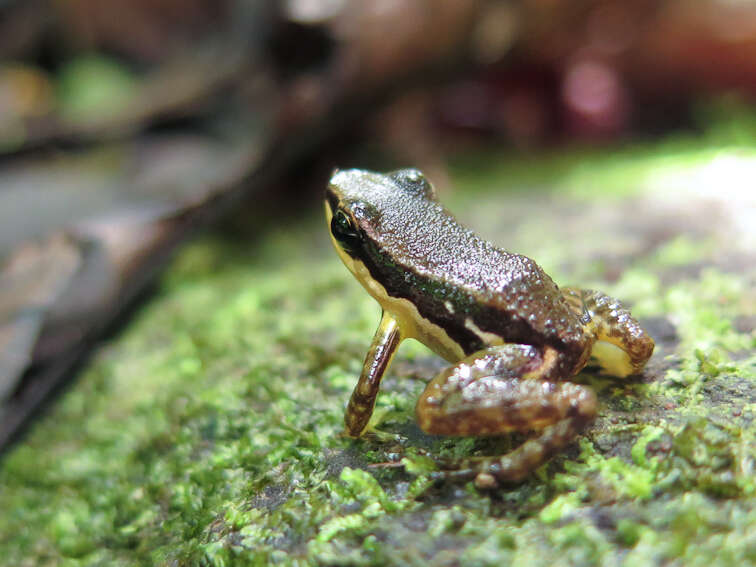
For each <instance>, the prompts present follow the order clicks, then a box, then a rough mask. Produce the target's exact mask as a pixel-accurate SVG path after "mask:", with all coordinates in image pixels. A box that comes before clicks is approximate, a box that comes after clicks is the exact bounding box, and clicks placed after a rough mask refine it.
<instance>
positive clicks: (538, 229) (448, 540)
mask: <svg viewBox="0 0 756 567" xmlns="http://www.w3.org/2000/svg"><path fill="white" fill-rule="evenodd" d="M663 149H664V146H663V145H662V146H660V147H658V148H651V149H650V150H648V151H646V153H645V154H644V153H643V151H641V150H640V149H633V150H632V152H631V153H632V160H631V161H632V163H631V164H629V165H627V167H624V168H623V166H622V165H621V163H620V161H621V157H622V155H623V154H622V153H620V157H616V156H608V155H607V153H606V152H594V153H591V152H588V151H580V152H577V153H576V154H568V155H567V157H559V158H558V163H557V164H556V165H555V164H554V163H553V162H549V160H552V159H557V158H549V157H547V158H544V159H545V160H546V162H547V163H546V164H545V165H544V167H542V168H540V169H539V171H538V172H537V173H532V175H534V176H536V177H538V181H539V183H542V184H543V185H544V189H546V190H548V189H551V190H552V193H551V197H550V199H551V201H550V202H548V203H546V202H545V201H543V200H539V198H537V197H532V196H531V197H527V198H523V197H522V196H517V195H514V196H513V195H512V194H511V193H500V192H486V193H482V191H483V189H482V187H483V186H484V185H485V186H486V187H502V186H508V187H518V186H519V187H522V179H523V177H520V178H519V181H518V177H517V175H514V176H511V175H509V174H508V169H507V167H503V166H502V167H499V166H496V167H491V168H489V170H487V171H482V170H480V169H475V168H474V167H473V169H472V170H469V169H468V170H464V171H459V170H457V171H456V176H457V177H458V178H459V179H460V184H461V185H463V186H467V188H468V189H473V190H472V191H471V192H467V193H464V194H457V195H455V196H454V197H453V199H452V201H455V205H454V208H455V210H459V211H461V212H462V214H461V216H463V218H465V219H466V220H468V221H470V222H471V223H474V224H475V225H476V227H479V228H480V229H481V231H483V232H486V231H487V233H488V234H489V235H490V236H491V237H492V238H496V239H497V240H498V241H500V242H506V243H507V246H508V247H511V248H514V249H518V250H526V251H527V252H528V253H529V254H531V255H533V256H534V257H535V258H537V259H539V261H540V260H541V258H543V264H544V265H546V266H548V269H549V270H551V271H553V272H554V273H555V274H557V275H558V278H559V280H560V281H563V280H564V279H567V278H569V280H571V281H578V282H580V283H581V284H584V285H586V286H588V285H592V286H597V287H601V288H602V289H605V290H606V291H608V292H610V293H612V294H615V295H617V296H618V297H621V298H622V299H623V300H626V301H627V302H629V303H631V304H633V311H634V313H635V314H637V315H638V316H640V317H641V319H642V320H643V321H644V322H646V321H647V322H648V324H649V328H651V329H654V328H658V329H664V328H667V327H669V328H671V331H668V332H664V333H660V334H659V336H657V345H658V349H657V354H656V355H655V358H654V359H653V360H652V363H651V364H650V365H649V369H648V370H647V372H646V373H645V375H644V377H643V378H642V379H631V380H627V381H616V380H611V379H606V378H603V377H600V376H598V375H596V374H593V373H591V372H586V373H584V374H583V375H582V376H581V380H583V381H585V382H587V383H589V384H590V385H592V386H593V387H595V388H596V390H597V391H598V392H599V396H600V399H601V408H600V418H599V419H598V420H597V421H596V423H595V424H594V425H593V426H592V427H591V428H589V430H588V431H587V432H586V433H585V435H583V436H582V437H581V439H580V441H579V443H576V444H575V445H574V446H573V447H572V448H571V449H569V450H567V451H565V453H564V454H563V455H561V456H559V457H557V458H556V459H555V460H554V461H553V462H551V463H549V464H548V465H546V466H544V467H542V468H541V469H539V470H538V471H537V472H536V473H535V474H534V475H532V476H531V478H529V479H528V480H527V481H526V482H525V483H523V484H521V485H518V486H506V487H501V488H499V489H497V490H493V491H486V492H481V491H477V490H476V489H475V488H474V487H473V486H472V484H462V485H459V484H451V483H441V484H437V483H434V482H432V481H431V480H429V476H428V473H429V472H431V471H432V470H433V469H434V468H435V464H434V461H433V460H432V459H431V458H430V457H431V456H432V457H441V458H447V459H454V458H459V457H462V456H469V455H477V454H494V453H500V452H503V451H506V450H508V449H509V448H510V447H512V446H514V445H516V444H517V443H519V442H520V441H521V437H515V438H514V439H510V438H503V439H439V438H434V437H430V436H427V435H425V434H423V433H422V432H421V431H420V430H419V429H418V428H417V426H416V425H415V424H414V419H413V411H414V409H413V408H414V403H415V400H416V398H417V395H418V394H419V393H420V391H421V390H422V389H423V387H424V380H425V379H426V378H427V377H428V376H431V375H432V374H433V373H435V372H437V371H438V370H439V369H440V368H441V367H443V364H444V363H443V361H440V360H439V359H438V358H437V357H435V356H433V355H432V354H431V353H430V352H429V351H428V350H427V349H425V347H422V346H421V345H417V344H406V345H403V346H402V349H401V351H400V353H399V356H398V357H397V360H396V362H395V364H394V366H393V367H392V370H391V372H390V373H389V375H388V376H387V377H386V379H385V382H384V387H383V390H382V393H381V396H380V397H379V400H378V407H377V413H379V414H380V415H381V419H380V422H379V423H378V428H379V430H380V433H379V434H376V435H373V436H369V437H366V438H365V439H361V440H350V439H347V438H345V437H343V436H342V435H341V431H342V417H343V408H344V405H345V402H346V400H347V398H348V396H349V393H350V390H351V388H352V387H353V385H354V381H355V376H356V375H357V374H358V373H359V370H360V366H361V363H362V359H363V357H364V353H365V349H366V348H367V345H368V343H369V340H370V336H371V334H372V332H373V329H374V326H375V325H376V324H377V321H378V316H379V309H378V307H377V306H376V305H375V304H374V303H373V302H372V301H371V300H370V299H369V298H368V297H367V296H366V294H365V293H364V291H363V290H362V289H361V288H360V286H359V285H358V284H357V283H356V282H355V281H354V280H353V279H352V278H351V277H350V276H349V275H348V273H347V272H346V270H344V269H343V267H342V266H341V265H340V264H339V263H338V260H337V258H336V256H335V255H334V254H333V253H332V251H331V250H330V249H329V243H328V241H327V239H326V235H325V233H324V230H323V229H322V226H321V225H322V223H321V220H320V219H319V218H316V217H313V218H312V219H310V220H307V221H303V222H302V223H301V224H300V225H299V226H297V227H295V228H291V227H287V228H286V230H281V231H280V232H278V233H272V234H270V235H269V236H268V238H266V240H265V242H260V243H258V244H256V245H252V244H250V245H244V246H242V245H238V244H233V243H230V242H227V241H225V240H223V238H221V237H219V236H209V237H206V238H205V239H203V240H201V241H199V242H197V243H195V244H193V245H192V246H190V247H189V248H188V249H186V250H185V251H184V252H183V253H182V254H181V255H180V257H179V258H178V259H177V260H176V262H175V263H174V265H173V267H172V268H171V270H170V271H169V272H168V273H167V274H166V276H165V278H164V280H163V284H162V287H161V290H160V292H159V293H158V294H157V296H156V297H154V298H153V299H152V301H151V302H150V303H149V304H147V305H145V306H144V308H143V309H142V310H141V311H140V313H139V314H138V315H137V316H136V317H135V318H134V320H133V321H132V322H131V324H130V325H129V327H128V328H127V329H126V330H125V331H124V332H123V334H122V335H121V336H119V337H118V338H117V339H116V340H114V341H112V342H110V343H108V344H106V345H104V346H103V348H102V349H101V350H100V352H99V353H98V354H97V356H96V357H95V359H94V360H93V362H92V364H91V365H90V366H89V368H88V369H87V370H86V371H85V372H84V373H83V375H82V376H81V378H80V379H79V380H78V381H77V382H76V384H75V385H74V386H73V387H72V388H71V389H70V390H69V391H67V392H66V393H65V395H63V396H62V397H61V399H60V400H58V401H57V403H56V404H55V405H54V407H53V408H52V409H51V411H50V412H49V414H48V415H47V416H45V417H44V418H43V419H41V420H40V421H39V422H38V423H37V424H36V425H35V426H34V427H33V428H32V430H31V431H30V433H29V435H28V437H27V438H26V439H25V440H24V441H23V442H22V443H20V444H18V445H17V446H16V447H15V448H14V449H13V450H12V451H11V452H10V453H8V454H7V455H6V456H5V458H4V459H3V461H2V463H0V485H2V486H3V490H2V491H0V509H2V510H3V514H2V515H0V551H1V552H2V556H3V558H4V560H5V561H7V563H9V564H19V565H22V564H25V563H24V562H26V564H51V565H54V564H66V565H93V564H123V565H132V564H134V565H136V564H175V565H197V564H204V565H267V564H270V563H272V562H278V563H282V564H291V565H310V564H328V565H385V564H403V565H404V564H425V563H428V562H431V561H432V562H433V563H434V564H437V565H451V564H459V563H463V564H466V565H502V564H511V565H535V566H538V565H549V566H551V565H556V566H559V565H606V564H609V565H616V564H620V563H621V564H625V565H655V564H666V563H673V564H675V563H676V564H685V565H706V566H707V567H708V566H712V565H732V564H743V565H745V564H748V563H749V562H751V563H753V562H754V561H756V548H754V544H753V538H752V533H753V528H754V526H755V525H756V507H754V500H753V495H754V491H755V490H756V488H755V487H754V480H753V478H754V462H756V455H754V434H755V431H756V429H755V426H754V410H755V409H756V400H754V397H753V391H754V388H753V380H754V374H755V372H754V365H755V364H756V359H755V358H754V355H753V352H754V346H756V344H755V343H754V341H755V340H756V339H755V338H754V334H753V332H752V330H750V329H748V328H747V326H745V327H744V325H742V324H741V323H739V321H742V320H743V318H744V317H745V320H746V321H747V320H749V319H748V317H752V316H753V307H754V296H753V288H752V280H751V279H749V278H750V277H751V276H750V275H749V274H748V270H747V266H748V263H747V262H746V261H745V259H743V258H742V257H740V256H738V255H737V253H736V252H733V250H731V249H729V250H728V251H727V252H728V254H729V257H730V259H731V261H730V264H728V266H729V268H728V266H723V265H721V264H720V263H718V261H717V258H718V257H719V256H720V255H721V253H722V248H721V247H722V243H721V241H719V240H717V239H716V238H710V237H709V236H707V235H705V234H698V235H696V236H691V235H690V234H689V233H681V234H679V235H672V237H671V238H669V239H667V240H665V241H663V242H656V243H655V244H653V243H652V244H650V245H648V244H644V245H643V246H641V247H640V248H637V247H636V248H634V247H628V246H627V242H626V241H622V243H620V244H617V242H616V240H615V238H622V237H623V235H622V230H617V231H613V230H612V229H613V227H612V226H610V225H602V224H600V223H599V224H596V223H595V222H594V221H595V220H596V215H600V214H602V213H601V211H608V210H609V209H610V208H612V207H615V206H616V205H613V204H611V203H608V204H607V203H605V204H603V205H597V206H598V207H599V208H598V209H596V208H590V207H586V206H585V205H584V201H580V203H581V204H579V205H575V202H576V201H575V199H576V198H577V197H576V194H575V192H571V193H570V192H568V193H567V194H562V195H561V196H560V195H559V194H558V192H559V190H560V187H564V180H565V179H568V180H569V179H581V178H582V179H586V178H587V176H588V173H585V172H587V171H589V170H590V169H591V168H593V170H599V171H600V170H601V168H602V167H604V166H606V167H607V168H608V170H607V171H608V173H606V175H607V176H609V175H616V176H617V177H618V178H620V177H621V178H622V179H623V183H624V184H625V185H627V188H628V189H627V191H629V190H630V189H632V190H634V191H637V192H642V191H643V189H644V187H645V185H644V182H645V181H644V180H647V179H648V178H649V176H650V175H651V174H652V173H653V172H654V171H657V170H658V168H659V162H660V160H661V158H660V157H659V156H658V154H659V153H660V152H661V151H662V150H663ZM676 152H677V153H676V154H675V155H674V159H672V158H670V163H672V164H674V163H675V160H680V163H682V162H685V163H686V164H688V163H698V162H699V161H700V160H701V159H703V158H702V157H701V156H705V155H708V154H707V152H708V150H707V149H706V148H698V149H694V150H691V154H690V155H688V156H687V157H686V155H684V151H683V150H680V149H679V148H678V150H676ZM625 155H626V154H625ZM644 156H645V158H644ZM534 159H535V158H534ZM500 161H501V163H505V164H507V163H512V161H513V160H510V161H507V160H500ZM576 162H580V164H579V165H576ZM536 163H538V162H537V161H533V162H531V163H530V164H528V165H527V167H533V164H536ZM468 167H470V164H469V163H468ZM476 167H477V166H476ZM572 167H575V168H576V169H575V170H574V171H575V172H574V173H573V174H571V175H566V173H569V171H568V170H570V168H572ZM670 167H672V166H670ZM686 167H687V165H686ZM586 168H588V169H586ZM613 169H614V171H613V172H612V170H613ZM515 173H516V172H515ZM526 174H527V172H526V171H524V170H523V171H522V176H526ZM581 176H582V177H581ZM599 178H600V177H599ZM472 180H475V182H474V183H473V182H472ZM572 182H573V181H570V183H572ZM476 184H477V186H478V187H477V189H476V188H475V187H474V186H475V185H476ZM526 185H528V184H526ZM529 186H532V184H530V185H529ZM476 191H477V192H476ZM621 193H625V194H627V193H626V190H625V189H623V190H622V191H621ZM579 199H585V197H584V196H580V197H579ZM544 203H546V204H544ZM601 207H604V208H601ZM565 211H567V212H566V213H565ZM464 215H470V216H471V218H469V219H468V218H466V217H464ZM502 215H503V216H502ZM506 215H514V217H507V216H506ZM509 218H514V219H515V222H508V219H509ZM641 220H643V219H641ZM648 222H649V223H653V222H659V221H658V220H657V221H654V220H653V219H649V220H648ZM544 225H546V226H548V227H549V232H550V233H553V235H550V236H549V237H548V238H546V237H544V228H543V227H544ZM659 228H660V227H659V226H658V225H653V224H651V225H649V226H646V227H645V228H641V229H639V230H640V231H641V232H642V233H643V234H646V232H647V233H648V234H658V232H654V231H658V230H659ZM667 228H668V227H667ZM586 231H587V232H589V233H590V235H589V236H585V233H586ZM700 243H704V245H703V246H702V247H699V244H700ZM583 244H585V245H586V246H585V247H583ZM638 250H640V252H639V251H638ZM586 251H592V252H586ZM607 251H608V252H607ZM593 252H596V253H595V254H594V253H593ZM739 258H741V260H742V263H741V264H738V261H740V260H738V259H739ZM691 264H695V269H689V268H690V266H691ZM610 265H615V266H620V267H621V269H619V270H617V271H614V272H612V271H611V270H609V271H608V268H607V266H610ZM733 266H734V269H733ZM608 273H612V274H613V275H612V277H608V276H607V274H608Z"/></svg>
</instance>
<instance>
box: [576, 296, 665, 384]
mask: <svg viewBox="0 0 756 567" xmlns="http://www.w3.org/2000/svg"><path fill="white" fill-rule="evenodd" d="M562 295H563V296H564V298H565V299H566V300H567V303H568V304H569V305H570V307H571V308H572V309H573V310H574V311H575V312H577V313H578V315H579V316H580V317H581V318H582V321H583V323H584V325H585V328H586V330H587V331H588V332H590V333H592V334H593V335H594V336H595V340H596V342H595V343H594V344H593V348H592V349H591V358H593V359H594V360H595V361H596V362H597V363H598V365H599V366H600V367H601V368H602V370H603V371H604V372H606V373H607V374H611V375H612V376H618V377H620V378H624V377H625V376H629V375H631V374H637V373H639V372H640V371H641V369H642V368H643V366H644V365H645V364H646V362H647V361H648V359H649V358H651V354H652V353H653V352H654V339H652V338H651V337H650V336H649V335H648V333H646V331H645V330H643V328H642V327H641V326H640V323H638V321H637V320H636V319H635V318H634V317H633V316H632V315H631V314H630V311H628V310H627V309H625V307H624V306H623V305H622V303H620V302H619V301H618V300H617V299H614V298H613V297H610V296H608V295H606V294H605V293H603V292H601V291H595V290H592V289H577V288H569V287H566V288H562Z"/></svg>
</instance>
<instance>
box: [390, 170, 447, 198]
mask: <svg viewBox="0 0 756 567" xmlns="http://www.w3.org/2000/svg"><path fill="white" fill-rule="evenodd" d="M390 176H391V177H392V178H393V179H394V180H395V181H396V182H397V183H398V184H399V185H400V186H401V188H402V189H404V190H405V191H410V192H412V193H416V194H417V195H421V196H424V197H427V198H428V199H435V198H436V192H435V191H434V190H433V186H432V185H431V184H430V182H429V181H428V180H427V179H426V177H425V175H423V172H422V171H420V170H419V169H400V170H399V171H395V172H393V173H391V174H390Z"/></svg>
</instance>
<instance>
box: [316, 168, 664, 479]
mask: <svg viewBox="0 0 756 567" xmlns="http://www.w3.org/2000/svg"><path fill="white" fill-rule="evenodd" d="M325 212H326V221H327V223H328V227H329V232H330V237H331V241H332V243H333V245H334V248H335V249H336V252H337V253H338V255H339V257H340V258H341V260H342V262H343V263H344V265H345V266H346V267H347V268H348V270H349V271H350V272H351V273H352V275H353V276H354V277H355V278H356V279H357V281H359V283H360V284H362V286H363V287H364V288H365V290H366V291H367V292H368V293H369V294H370V295H371V296H372V297H373V298H374V299H375V300H376V301H377V302H378V303H379V305H380V307H381V309H382V314H381V319H380V323H379V324H378V328H377V330H376V332H375V335H374V337H373V340H372V343H371V345H370V347H369V349H368V353H367V356H366V357H365V361H364V364H363V367H362V372H361V374H360V376H359V378H358V379H357V384H356V386H355V387H354V390H353V392H352V394H351V397H350V399H349V402H348V404H347V407H346V411H345V414H344V424H345V433H346V435H347V436H349V437H352V438H359V437H361V436H363V435H365V434H366V433H367V432H368V431H369V430H370V429H371V428H372V425H370V421H371V416H372V414H373V410H374V408H375V403H376V398H377V396H378V393H379V390H380V384H381V379H382V378H383V376H384V375H385V374H386V371H387V369H388V368H389V365H390V364H391V361H392V359H393V357H394V355H395V353H396V351H397V348H398V347H399V345H400V343H401V342H402V341H404V340H405V339H415V340H418V341H420V342H421V343H423V344H424V345H425V346H427V347H428V348H429V349H430V350H432V351H433V352H435V353H436V354H438V355H440V356H441V357H442V358H444V359H446V361H448V363H449V366H448V367H446V368H445V369H443V370H441V371H440V372H439V373H438V374H437V375H436V376H434V377H433V378H432V379H431V380H430V382H428V383H427V386H426V387H425V389H424V391H423V392H422V394H421V395H420V397H419V399H418V401H417V404H416V406H415V414H416V419H417V423H418V425H419V427H420V429H422V430H423V431H424V432H425V433H427V434H430V435H446V436H453V437H464V436H481V437H482V436H499V435H506V434H511V433H522V434H526V435H527V434H530V435H531V437H530V438H527V440H526V441H524V442H523V443H522V444H521V445H519V446H518V447H517V448H515V449H513V450H511V451H509V452H507V453H506V454H504V455H497V456H485V457H477V456H475V457H468V458H464V459H460V460H458V461H457V462H451V463H450V462H447V463H445V465H444V467H443V468H442V469H441V470H437V471H436V472H434V473H433V475H434V476H435V477H436V478H445V479H473V480H474V481H475V483H476V484H478V485H480V486H491V485H494V486H495V485H498V484H499V483H517V482H521V481H523V480H524V479H526V478H527V477H528V476H529V475H530V474H531V473H532V472H533V471H534V470H535V469H536V468H538V467H539V466H541V465H542V464H544V463H546V462H547V461H548V460H550V459H551V458H552V457H553V456H555V455H556V454H558V453H560V452H561V451H562V450H564V449H565V448H566V447H567V446H568V445H569V444H570V443H572V442H573V441H574V440H575V439H576V437H578V436H579V435H580V434H581V433H582V432H583V430H584V429H585V428H586V426H588V425H589V424H590V423H591V422H592V421H593V420H594V419H595V418H596V415H597V408H598V402H597V398H596V395H595V393H594V392H593V390H592V389H591V388H590V387H588V386H586V385H583V384H580V383H578V382H576V381H574V380H573V378H574V377H575V376H576V375H577V374H578V373H579V372H580V371H581V370H582V369H583V368H584V367H585V366H586V365H587V364H589V363H592V364H595V365H597V366H598V367H599V369H600V371H601V372H602V373H605V374H610V375H613V376H616V377H619V378H625V377H627V376H631V375H636V374H639V373H640V372H641V371H642V369H643V367H644V366H645V364H646V362H647V361H648V360H649V358H650V357H651V355H652V353H653V350H654V340H653V339H652V338H651V337H650V336H649V334H648V333H647V332H646V331H645V330H644V329H643V328H642V327H641V325H640V323H639V322H638V321H637V320H636V319H635V318H634V317H633V316H632V315H631V313H630V311H629V310H628V309H626V308H625V307H624V306H623V305H622V304H621V303H620V302H619V301H618V300H616V299H614V298H612V297H610V296H608V295H606V294H605V293H603V292H600V291H596V290H591V289H582V288H579V287H559V286H557V284H556V283H555V282H554V281H553V280H552V278H551V277H550V276H548V275H547V274H546V272H544V270H543V269H542V268H541V267H540V266H539V265H538V264H537V263H536V262H535V261H534V260H532V259H530V258H528V257H527V256H524V255H521V254H517V253H513V252H509V251H507V250H504V249H502V248H499V247H497V246H495V245H494V244H492V243H490V242H487V241H486V240H484V239H482V238H480V237H479V236H477V235H476V234H475V233H474V232H473V231H472V230H470V229H469V228H466V227H464V226H463V225H462V224H460V223H459V222H458V221H457V220H456V219H455V217H454V216H453V215H452V213H451V212H449V211H448V210H447V209H446V208H445V207H444V206H443V205H442V204H441V203H440V202H439V199H438V195H437V192H436V190H435V188H434V187H433V185H432V184H431V183H430V181H429V180H428V179H427V178H426V177H425V176H424V175H423V173H422V172H421V171H419V170H417V169H413V168H408V169H400V170H396V171H393V172H390V173H385V174H383V173H377V172H373V171H368V170H364V169H345V170H335V171H334V172H333V174H332V176H331V178H330V181H329V182H328V184H327V187H326V191H325ZM533 435H534V436H533Z"/></svg>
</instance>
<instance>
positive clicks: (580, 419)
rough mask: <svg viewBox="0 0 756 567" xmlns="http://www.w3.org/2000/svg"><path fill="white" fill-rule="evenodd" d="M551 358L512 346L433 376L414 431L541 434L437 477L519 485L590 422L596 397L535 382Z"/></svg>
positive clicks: (538, 351)
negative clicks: (492, 479)
mask: <svg viewBox="0 0 756 567" xmlns="http://www.w3.org/2000/svg"><path fill="white" fill-rule="evenodd" d="M558 356H559V355H558V353H556V352H555V351H553V350H551V349H550V348H549V347H546V349H545V350H541V349H540V348H537V347H534V346H530V345H518V344H506V345H501V346H495V347H490V348H488V349H484V350H481V351H478V352H477V353H474V354H472V355H471V356H469V357H467V358H465V359H464V360H462V361H461V362H459V363H458V364H456V365H455V366H452V367H450V368H447V369H446V370H444V371H442V372H441V373H439V374H438V375H437V376H436V377H435V378H434V379H433V380H432V381H431V382H430V383H429V384H428V386H427V387H426V389H425V391H424V392H423V394H422V396H421V397H420V400H419V401H418V403H417V408H416V411H417V418H418V422H419V424H420V427H421V428H422V429H423V430H424V431H426V432H427V433H432V434H439V435H462V436H464V435H496V434H502V433H507V432H510V431H530V430H542V433H541V434H540V436H538V437H536V438H534V439H531V440H528V441H526V442H525V443H523V444H522V445H521V446H520V447H518V448H517V449H515V450H514V451H512V452H510V453H508V454H506V455H504V456H501V457H494V458H489V457H486V458H477V459H468V460H465V461H463V462H460V463H454V464H453V465H452V466H453V468H454V469H455V470H453V471H445V472H442V473H440V475H439V476H442V477H452V478H473V477H475V476H477V475H479V474H490V475H493V476H494V477H496V478H497V479H499V480H503V481H519V480H522V479H523V478H524V477H525V476H527V475H528V473H530V472H531V471H532V470H534V469H535V468H537V467H538V466H540V465H541V464H542V463H544V462H546V461H547V460H548V459H550V458H551V457H552V456H554V455H555V454H556V453H557V452H559V450H560V449H562V448H563V447H564V446H566V445H567V444H569V443H570V442H571V441H572V440H573V439H574V438H575V436H576V435H577V434H578V433H579V432H580V430H581V429H582V428H583V427H584V426H585V425H586V424H587V423H589V422H590V421H591V420H592V419H593V418H594V417H595V415H596V396H595V395H594V393H593V392H592V391H591V390H590V389H588V388H586V387H584V386H580V385H577V384H573V383H571V382H554V381H552V380H544V379H541V378H543V377H544V376H547V375H549V374H550V372H551V370H552V368H553V364H554V360H555V357H558Z"/></svg>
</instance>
